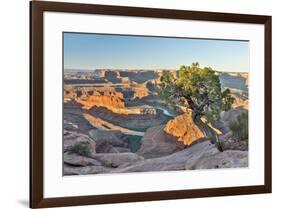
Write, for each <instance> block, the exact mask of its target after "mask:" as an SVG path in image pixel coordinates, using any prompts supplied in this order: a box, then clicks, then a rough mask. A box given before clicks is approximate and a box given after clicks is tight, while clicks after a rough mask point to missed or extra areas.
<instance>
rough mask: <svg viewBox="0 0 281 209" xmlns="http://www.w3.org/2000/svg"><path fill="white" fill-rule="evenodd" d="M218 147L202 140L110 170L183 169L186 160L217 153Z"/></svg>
mask: <svg viewBox="0 0 281 209" xmlns="http://www.w3.org/2000/svg"><path fill="white" fill-rule="evenodd" d="M218 152H219V151H218V149H217V148H216V147H215V145H213V144H211V143H210V141H202V142H200V143H196V144H194V145H192V146H191V147H188V148H186V149H184V150H182V151H178V152H175V153H173V154H171V155H168V156H162V157H158V158H151V159H145V160H142V161H139V162H136V163H135V164H133V165H122V166H120V167H118V168H116V169H114V170H111V172H114V173H127V172H145V171H171V170H184V169H185V165H186V162H187V161H189V160H196V159H198V158H200V157H201V156H202V155H203V154H204V155H206V156H210V155H213V154H216V153H218Z"/></svg>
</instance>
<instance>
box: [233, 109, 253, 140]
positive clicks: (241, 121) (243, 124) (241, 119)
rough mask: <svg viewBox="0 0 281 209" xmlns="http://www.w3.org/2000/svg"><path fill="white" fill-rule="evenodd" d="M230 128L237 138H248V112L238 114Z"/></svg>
mask: <svg viewBox="0 0 281 209" xmlns="http://www.w3.org/2000/svg"><path fill="white" fill-rule="evenodd" d="M229 128H230V130H231V131H232V133H233V135H234V136H235V137H236V138H238V139H240V140H246V139H248V130H249V129H248V128H249V127H248V112H244V113H242V114H240V115H238V116H237V119H236V120H235V121H232V122H231V123H230V124H229Z"/></svg>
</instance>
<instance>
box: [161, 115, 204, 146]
mask: <svg viewBox="0 0 281 209" xmlns="http://www.w3.org/2000/svg"><path fill="white" fill-rule="evenodd" d="M164 130H165V132H166V133H168V134H170V135H172V136H174V137H176V138H178V140H179V141H180V142H182V143H183V144H185V145H190V144H192V143H193V142H194V141H196V140H197V139H200V138H202V137H204V134H203V133H202V132H201V131H200V129H199V128H198V127H197V126H196V125H195V124H194V122H193V120H192V115H191V112H187V113H185V114H183V115H180V116H177V117H175V118H174V119H173V120H170V121H169V122H168V123H167V125H166V126H165V128H164Z"/></svg>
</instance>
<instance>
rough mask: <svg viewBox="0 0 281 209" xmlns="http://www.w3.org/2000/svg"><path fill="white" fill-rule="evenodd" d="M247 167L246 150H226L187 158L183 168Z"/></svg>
mask: <svg viewBox="0 0 281 209" xmlns="http://www.w3.org/2000/svg"><path fill="white" fill-rule="evenodd" d="M243 167H248V151H238V150H227V151H224V152H219V153H216V154H213V155H208V156H206V155H202V156H201V157H200V158H199V159H195V160H189V161H187V163H186V164H185V169H187V170H193V169H215V168H243Z"/></svg>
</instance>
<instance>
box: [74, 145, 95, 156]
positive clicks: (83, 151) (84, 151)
mask: <svg viewBox="0 0 281 209" xmlns="http://www.w3.org/2000/svg"><path fill="white" fill-rule="evenodd" d="M70 152H72V153H76V154H78V155H82V156H89V155H90V149H89V145H88V144H87V143H78V144H75V145H73V146H72V147H71V148H70Z"/></svg>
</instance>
